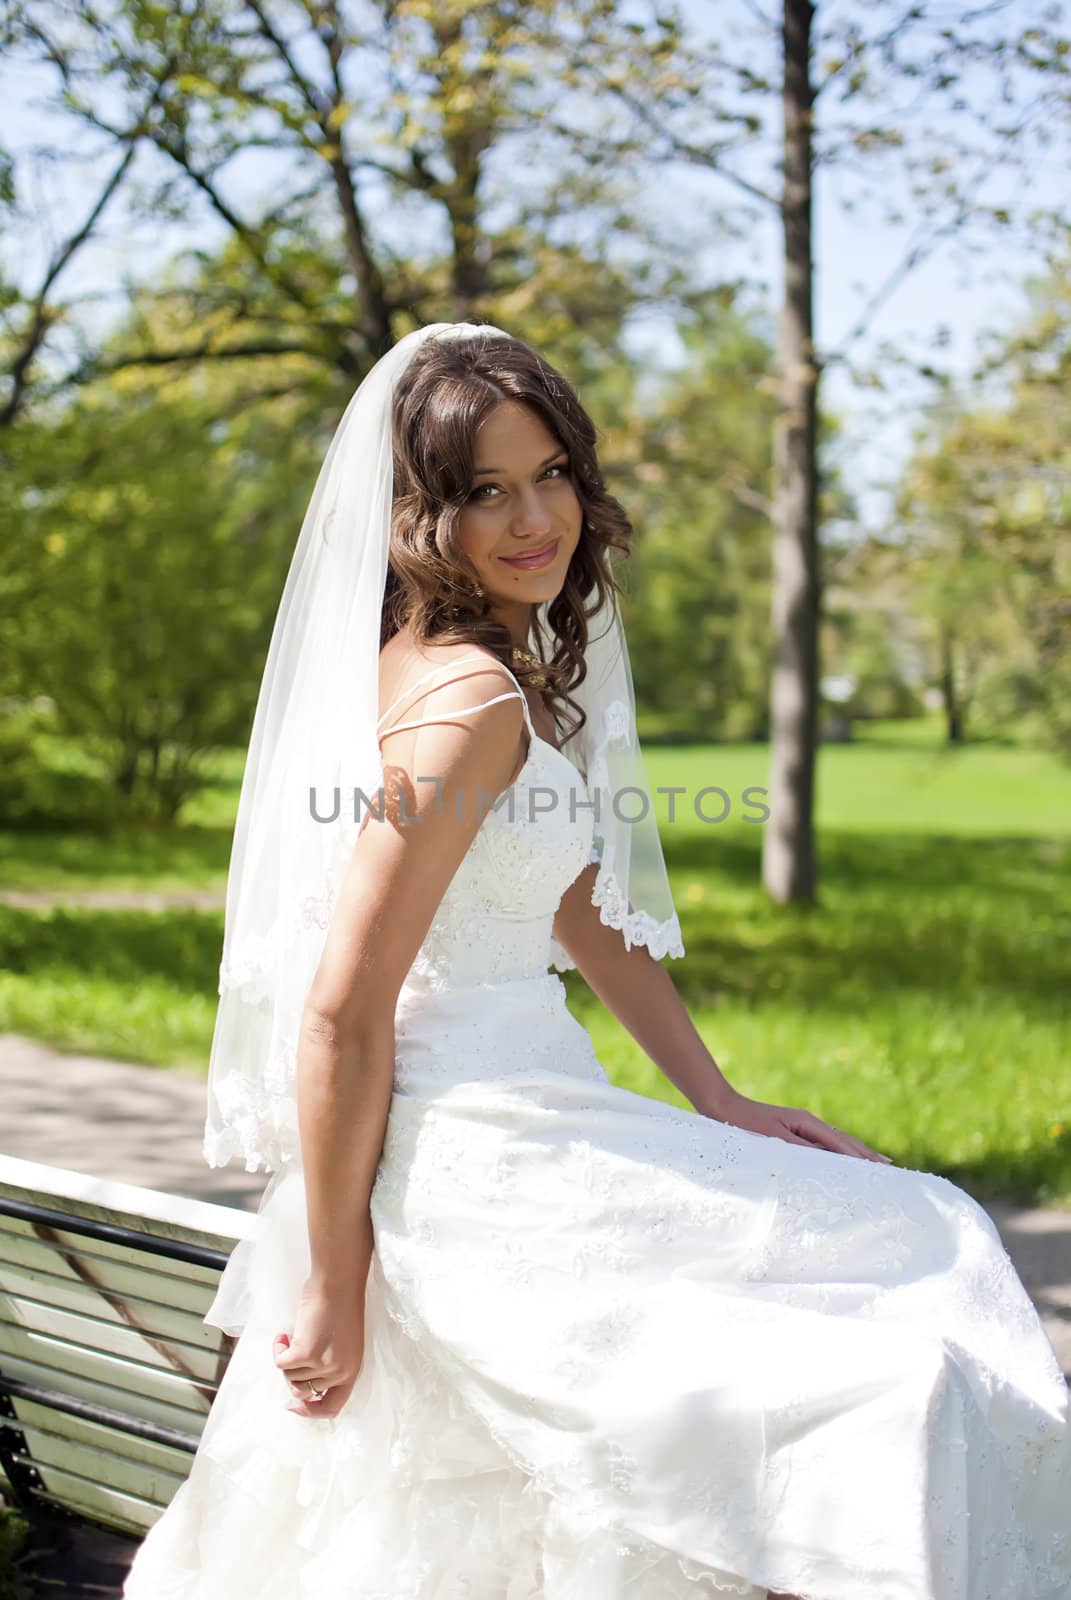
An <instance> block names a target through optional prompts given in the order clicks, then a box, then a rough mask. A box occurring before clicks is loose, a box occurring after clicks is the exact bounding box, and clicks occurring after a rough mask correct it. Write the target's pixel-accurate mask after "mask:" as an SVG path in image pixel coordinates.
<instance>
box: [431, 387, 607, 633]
mask: <svg viewBox="0 0 1071 1600" xmlns="http://www.w3.org/2000/svg"><path fill="white" fill-rule="evenodd" d="M583 520H584V514H583V511H582V509H581V505H580V501H579V500H578V498H577V494H576V490H575V488H574V487H573V480H572V477H571V476H570V472H569V452H568V450H566V449H565V448H564V447H563V446H562V445H561V444H559V442H558V440H557V439H556V438H555V436H554V435H553V434H552V433H551V432H550V431H549V430H548V429H547V427H546V424H545V423H544V422H543V421H542V419H541V418H540V417H539V416H538V415H537V414H536V413H535V412H534V411H531V410H529V408H528V407H527V406H525V405H523V404H521V402H520V401H517V400H504V401H502V403H501V404H500V405H497V406H495V408H494V410H493V411H489V412H488V413H487V415H486V416H485V417H484V418H483V421H482V422H481V423H480V424H479V426H478V428H477V430H476V441H475V459H474V463H473V479H472V489H471V492H470V494H469V498H468V500H467V501H466V503H465V505H464V506H463V507H462V510H461V516H460V519H459V521H458V525H457V538H458V543H459V544H460V546H461V548H462V550H463V551H464V553H465V555H466V556H467V557H468V559H469V560H470V561H471V562H472V565H473V566H474V567H475V569H476V571H477V573H478V574H479V579H480V582H481V584H482V585H483V587H484V590H485V591H486V593H487V596H488V598H489V599H490V600H491V601H492V611H494V610H499V611H500V613H501V615H502V619H503V620H504V621H506V622H507V624H510V623H512V624H514V625H515V633H514V637H515V639H523V638H525V637H526V636H527V627H528V622H529V618H530V611H529V607H531V606H532V605H535V604H538V603H539V602H540V601H543V600H553V599H554V597H555V595H557V594H559V593H560V591H561V588H562V585H563V584H564V582H565V574H566V570H567V568H568V566H569V562H570V560H571V559H572V554H573V551H574V550H575V549H576V547H577V544H578V543H579V541H580V528H581V524H582V522H583ZM517 557H522V558H524V559H522V560H517V559H515V558H517ZM530 558H536V559H534V560H533V559H530ZM495 602H497V606H496V604H495ZM514 607H516V608H517V611H516V613H515V614H513V615H511V613H512V612H513V608H514Z"/></svg>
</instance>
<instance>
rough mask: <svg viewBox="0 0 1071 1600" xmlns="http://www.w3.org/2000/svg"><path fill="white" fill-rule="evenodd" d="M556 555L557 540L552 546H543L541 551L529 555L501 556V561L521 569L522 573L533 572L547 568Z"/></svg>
mask: <svg viewBox="0 0 1071 1600" xmlns="http://www.w3.org/2000/svg"><path fill="white" fill-rule="evenodd" d="M557 553H558V540H557V539H555V540H554V542H553V544H545V545H544V546H543V548H542V549H541V550H533V551H532V552H531V554H528V555H523V556H503V557H502V558H501V559H502V560H503V561H506V562H508V563H509V565H510V566H511V567H521V568H523V570H524V571H526V572H527V571H534V570H535V569H536V568H537V567H549V566H550V564H551V562H552V561H553V560H554V557H555V556H556V555H557Z"/></svg>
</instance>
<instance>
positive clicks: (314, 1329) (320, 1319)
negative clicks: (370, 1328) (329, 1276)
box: [272, 1279, 364, 1417]
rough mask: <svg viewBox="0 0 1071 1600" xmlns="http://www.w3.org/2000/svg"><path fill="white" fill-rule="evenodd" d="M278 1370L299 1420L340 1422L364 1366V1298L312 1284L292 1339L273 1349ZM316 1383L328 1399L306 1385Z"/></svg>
mask: <svg viewBox="0 0 1071 1600" xmlns="http://www.w3.org/2000/svg"><path fill="white" fill-rule="evenodd" d="M272 1352H273V1358H274V1361H275V1365H276V1366H277V1367H278V1368H279V1370H280V1372H281V1373H282V1374H283V1376H284V1377H285V1378H286V1380H287V1382H288V1384H289V1385H290V1392H291V1394H292V1396H293V1403H292V1404H291V1405H288V1406H287V1408H286V1409H287V1410H288V1411H293V1412H295V1413H296V1415H297V1416H299V1417H336V1416H337V1415H338V1413H339V1412H340V1411H341V1410H342V1407H343V1406H344V1405H345V1404H346V1401H347V1400H348V1399H349V1397H350V1394H351V1392H352V1390H353V1386H354V1384H355V1383H356V1382H357V1379H358V1377H359V1376H360V1371H361V1365H362V1363H363V1361H364V1295H363V1292H362V1293H360V1294H358V1291H357V1289H356V1286H354V1288H353V1289H352V1290H351V1291H347V1292H346V1293H345V1294H342V1293H338V1292H334V1291H327V1290H325V1289H324V1288H322V1287H320V1286H318V1285H317V1284H315V1283H314V1282H313V1281H312V1280H311V1279H310V1280H309V1281H308V1282H306V1284H305V1286H304V1288H303V1289H302V1291H301V1297H300V1299H299V1301H298V1307H297V1311H296V1312H295V1314H294V1327H293V1331H292V1332H291V1333H278V1334H276V1336H275V1339H274V1341H273V1343H272ZM309 1378H311V1379H312V1381H313V1383H314V1384H315V1385H316V1388H317V1389H320V1390H322V1391H323V1398H322V1399H319V1400H318V1399H317V1398H316V1395H315V1393H314V1391H313V1389H312V1387H311V1386H310V1385H309V1383H308V1382H307V1381H306V1380H307V1379H309Z"/></svg>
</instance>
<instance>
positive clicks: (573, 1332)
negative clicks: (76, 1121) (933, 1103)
mask: <svg viewBox="0 0 1071 1600" xmlns="http://www.w3.org/2000/svg"><path fill="white" fill-rule="evenodd" d="M514 682H515V680H514ZM414 687H416V686H414ZM511 692H513V693H519V692H520V691H519V690H513V691H511ZM522 701H523V696H522ZM477 709H478V708H477ZM525 716H526V721H527V726H528V731H529V734H530V736H531V742H530V745H529V752H528V758H527V760H526V762H525V765H524V767H523V769H522V771H521V773H520V775H519V777H518V779H517V781H516V783H515V785H514V797H515V800H516V805H515V808H514V814H513V819H512V820H511V819H510V817H509V815H508V812H507V811H506V810H505V809H503V810H500V811H494V812H490V813H488V815H487V817H486V818H485V819H484V822H483V823H482V825H481V827H480V830H479V832H478V833H477V835H476V837H475V839H474V841H473V844H472V846H471V848H470V850H469V852H468V854H467V855H466V857H465V859H464V860H463V862H462V863H461V866H460V867H459V869H458V871H457V873H456V875H455V877H454V879H453V881H452V882H451V884H450V886H449V889H448V890H447V893H446V895H445V897H444V899H443V901H442V903H441V906H440V908H439V910H438V912H437V914H436V916H435V919H434V922H433V924H432V926H431V928H430V930H429V932H428V935H427V938H426V940H425V941H424V944H423V945H422V947H421V950H420V953H419V955H418V957H417V959H416V961H415V962H414V964H413V967H412V970H411V972H410V974H409V976H408V978H407V980H406V983H405V985H404V987H403V989H402V992H401V995H400V999H399V1005H398V1010H397V1025H396V1034H397V1049H396V1077H395V1092H394V1096H393V1100H392V1104H391V1109H390V1115H389V1119H388V1124H387V1130H386V1138H385V1142H384V1147H383V1154H382V1158H381V1161H380V1164H379V1169H378V1174H377V1178H376V1182H375V1186H374V1189H373V1192H372V1197H371V1209H372V1218H373V1223H374V1237H375V1252H374V1256H373V1261H372V1269H371V1271H370V1273H369V1277H368V1284H367V1291H366V1352H365V1360H364V1364H363V1366H362V1369H361V1372H360V1375H359V1377H358V1380H357V1383H356V1385H355V1387H354V1389H353V1391H352V1394H351V1395H350V1398H349V1400H348V1402H347V1404H346V1406H345V1407H344V1409H343V1410H342V1412H341V1413H340V1414H339V1416H338V1417H337V1418H325V1419H311V1418H306V1417H301V1416H298V1415H297V1414H296V1413H294V1412H290V1411H288V1410H287V1405H288V1402H289V1400H290V1390H289V1388H288V1385H287V1383H286V1380H285V1379H284V1377H283V1375H282V1374H281V1373H280V1371H279V1370H278V1369H277V1368H276V1366H275V1365H274V1362H273V1359H272V1339H273V1337H274V1335H275V1334H277V1333H279V1332H281V1331H289V1330H291V1329H292V1327H293V1312H294V1308H295V1305H296V1303H297V1297H298V1293H299V1290H300V1288H301V1285H302V1283H303V1280H304V1278H305V1276H306V1273H307V1271H308V1265H309V1254H308V1240H307V1234H306V1226H305V1216H304V1204H303V1188H302V1174H301V1171H300V1167H299V1166H297V1167H296V1166H293V1165H292V1166H290V1167H287V1168H284V1169H283V1170H282V1171H281V1172H279V1173H276V1174H275V1175H273V1177H272V1178H271V1180H270V1182H269V1184H268V1186H267V1188H266V1190H265V1192H264V1196H263V1199H262V1202H261V1208H260V1211H259V1214H258V1216H257V1218H256V1221H255V1225H254V1229H253V1232H252V1234H251V1236H250V1237H249V1238H248V1239H247V1240H245V1241H243V1242H241V1243H240V1244H239V1245H237V1247H236V1248H235V1250H234V1252H233V1254H232V1256H231V1258H230V1261H229V1263H228V1266H227V1268H226V1270H225V1272H224V1274H223V1277H222V1279H221V1282H220V1286H219V1292H218V1294H217V1296H216V1299H215V1301H214V1303H213V1305H212V1307H211V1308H210V1310H209V1312H208V1314H207V1316H206V1317H205V1321H206V1322H208V1323H211V1324H212V1325H213V1326H218V1327H223V1328H227V1329H228V1330H230V1331H231V1332H234V1333H238V1332H240V1333H241V1337H240V1339H239V1341H238V1344H237V1346H236V1348H235V1351H234V1354H233V1356H232V1358H231V1361H230V1364H229V1366H228V1368H227V1371H226V1374H225V1376H224V1379H223V1381H222V1384H221V1385H220V1388H219V1392H218V1394H217V1396H216V1399H215V1401H214V1404H213V1406H212V1409H211V1412H210V1414H209V1416H208V1419H207V1421H206V1424H205V1427H204V1432H203V1436H202V1439H201V1443H200V1447H199V1449H198V1452H197V1455H196V1456H195V1458H194V1460H193V1462H192V1467H191V1471H190V1475H189V1478H188V1479H187V1481H185V1482H184V1483H183V1484H182V1486H181V1487H180V1488H179V1490H178V1492H177V1494H176V1495H175V1496H174V1498H173V1500H172V1502H171V1504H170V1505H169V1507H168V1509H167V1511H166V1512H165V1513H164V1514H163V1515H162V1517H161V1518H160V1519H159V1520H158V1521H157V1523H156V1524H155V1526H154V1527H153V1528H152V1529H151V1530H150V1532H149V1534H148V1535H147V1537H146V1538H145V1539H144V1541H143V1542H142V1544H141V1546H140V1547H139V1549H138V1552H137V1555H136V1558H135V1561H134V1564H133V1567H132V1568H131V1571H130V1574H129V1577H128V1580H127V1583H126V1586H125V1588H124V1591H123V1593H124V1595H125V1596H126V1597H127V1600H700V1597H701V1596H720V1595H724V1594H731V1595H742V1596H747V1597H751V1600H765V1597H766V1594H767V1590H768V1589H769V1590H772V1591H775V1592H779V1593H789V1594H795V1595H800V1596H802V1597H804V1600H1068V1597H1069V1596H1071V1421H1069V1416H1068V1394H1067V1386H1066V1384H1065V1381H1064V1378H1063V1376H1062V1374H1061V1372H1060V1369H1059V1366H1058V1364H1057V1361H1056V1358H1055V1355H1054V1353H1053V1350H1052V1347H1051V1345H1050V1344H1049V1341H1048V1339H1047V1337H1046V1335H1045V1333H1044V1331H1043V1329H1042V1326H1041V1324H1040V1322H1039V1319H1038V1317H1037V1314H1036V1313H1035V1311H1034V1309H1033V1307H1032V1305H1031V1303H1030V1301H1029V1299H1028V1298H1027V1295H1026V1293H1025V1291H1024V1289H1023V1286H1022V1284H1021V1282H1020V1280H1019V1278H1018V1277H1017V1275H1016V1273H1015V1271H1014V1269H1013V1267H1012V1265H1011V1262H1010V1260H1009V1258H1008V1256H1007V1255H1006V1253H1005V1251H1004V1249H1003V1247H1002V1245H1001V1242H1000V1239H999V1236H998V1234H997V1233H996V1230H995V1228H994V1227H993V1224H992V1223H991V1222H990V1220H989V1218H988V1217H987V1216H986V1214H985V1212H984V1211H983V1210H982V1209H981V1208H980V1207H979V1206H978V1205H977V1204H976V1203H975V1202H974V1201H973V1200H972V1199H970V1198H969V1197H968V1195H967V1194H965V1193H964V1192H963V1190H961V1189H959V1188H957V1187H956V1186H955V1185H953V1184H952V1183H950V1182H948V1181H947V1180H946V1179H943V1178H940V1177H937V1176H935V1175H933V1174H931V1173H926V1172H917V1171H912V1170H909V1169H906V1168H902V1167H897V1166H886V1165H882V1164H879V1163H877V1162H870V1161H864V1160H861V1159H859V1158H856V1157H850V1156H843V1155H836V1154H833V1153H832V1152H828V1151H823V1150H818V1149H810V1148H807V1147H804V1146H799V1145H790V1144H787V1143H786V1142H784V1141H783V1140H779V1139H775V1138H767V1137H764V1136H761V1135H759V1134H754V1133H747V1132H743V1131H741V1130H739V1129H736V1128H733V1127H728V1126H725V1125H723V1124H721V1123H718V1122H715V1121H713V1120H711V1119H709V1118H707V1117H704V1116H702V1115H700V1114H699V1113H697V1112H695V1111H692V1110H689V1109H678V1108H675V1107H671V1106H669V1105H666V1104H663V1103H660V1102H655V1101H652V1100H650V1099H648V1098H646V1097H645V1096H642V1095H639V1094H636V1093H633V1092H631V1091H629V1090H627V1089H623V1088H617V1087H615V1086H614V1085H613V1084H612V1083H610V1082H609V1080H608V1078H607V1076H606V1073H605V1072H604V1070H603V1068H602V1067H601V1066H600V1064H599V1061H598V1060H597V1058H596V1056H595V1053H594V1050H593V1047H592V1044H591V1041H590V1038H589V1036H588V1034H587V1033H586V1031H585V1030H584V1029H583V1028H582V1027H581V1025H580V1024H579V1023H578V1022H577V1021H576V1020H575V1018H574V1017H573V1016H572V1014H571V1013H570V1012H569V1010H568V1009H567V1007H566V1002H565V988H564V985H563V983H562V980H561V978H560V977H559V976H557V974H556V973H554V972H551V971H549V970H548V967H549V966H550V963H551V959H552V955H553V951H554V947H553V946H552V931H551V925H552V919H553V917H554V913H555V910H556V909H557V906H558V903H559V900H560V898H561V896H562V894H563V893H564V891H565V890H566V889H567V888H568V887H569V885H570V884H571V883H572V882H573V880H574V879H575V878H576V877H577V875H578V874H579V873H580V872H581V871H582V869H583V868H584V866H585V865H586V864H587V862H588V860H589V856H590V853H591V845H592V837H593V823H592V818H591V812H590V811H586V810H580V811H579V812H578V813H577V814H576V816H575V817H574V816H572V815H571V814H570V807H569V805H568V804H567V803H566V801H565V797H566V796H567V794H568V790H569V788H570V786H571V785H575V784H577V783H579V782H581V780H580V778H579V774H578V772H577V770H576V769H575V768H574V766H573V764H572V762H571V761H570V760H569V759H568V757H567V756H566V755H565V754H564V753H563V752H562V751H560V750H558V749H556V748H555V747H554V746H553V745H550V744H548V743H547V742H546V741H545V740H543V739H541V738H540V737H539V736H538V735H537V734H536V733H535V730H534V728H533V727H532V723H531V718H530V716H529V715H528V712H527V704H526V702H525ZM399 726H400V724H399ZM533 786H538V787H539V788H541V789H542V790H544V791H545V790H546V789H548V788H550V789H553V790H554V792H555V793H556V794H558V795H560V796H561V797H562V802H563V803H562V804H560V805H558V806H557V807H556V808H555V809H553V810H549V811H548V810H546V809H541V808H536V809H535V815H534V817H533V816H530V814H529V812H528V808H527V805H526V796H527V793H528V791H529V790H530V789H531V788H532V787H533ZM542 804H543V802H541V803H540V805H541V806H542ZM559 964H563V963H562V962H559Z"/></svg>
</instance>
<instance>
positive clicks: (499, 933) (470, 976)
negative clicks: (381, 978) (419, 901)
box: [380, 656, 594, 993]
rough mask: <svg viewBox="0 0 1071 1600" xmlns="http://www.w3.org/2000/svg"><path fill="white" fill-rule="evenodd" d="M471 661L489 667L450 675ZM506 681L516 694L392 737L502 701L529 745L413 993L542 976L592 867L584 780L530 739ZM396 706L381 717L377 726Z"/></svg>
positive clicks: (479, 840)
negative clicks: (560, 916)
mask: <svg viewBox="0 0 1071 1600" xmlns="http://www.w3.org/2000/svg"><path fill="white" fill-rule="evenodd" d="M469 661H478V662H479V663H480V664H481V665H482V666H484V667H486V666H487V665H488V661H487V658H486V657H485V656H466V657H463V658H462V659H461V660H460V661H456V662H452V663H448V664H447V665H449V666H451V667H455V668H456V667H459V666H461V665H464V664H465V663H466V662H469ZM443 670H444V668H443V667H440V668H437V669H435V672H439V673H441V672H442V671H443ZM502 672H503V673H504V674H508V676H509V679H510V681H511V682H512V684H513V688H511V689H509V690H508V691H507V692H506V693H505V694H501V695H496V696H495V697H494V698H493V699H491V700H485V701H483V702H481V704H480V705H478V706H472V707H469V708H468V709H467V710H465V711H461V712H458V711H452V712H446V711H444V712H440V713H439V714H438V716H427V717H421V718H416V719H413V720H412V721H406V722H397V723H395V724H394V725H393V726H392V727H391V729H390V731H391V732H395V731H398V730H400V729H401V728H403V727H404V728H408V727H419V726H424V725H425V724H427V723H432V722H436V721H446V720H450V721H453V720H454V718H455V717H457V716H458V715H463V716H467V715H470V714H471V713H472V712H477V711H480V710H482V709H484V707H486V706H489V705H494V704H496V703H497V701H499V700H504V699H519V700H520V702H521V707H522V710H523V712H524V720H525V724H526V726H527V729H528V736H529V745H528V754H527V757H526V759H525V762H524V765H523V767H522V768H521V771H520V772H519V773H518V775H517V777H516V778H515V780H514V782H513V783H512V785H511V786H510V787H509V788H508V789H506V790H504V791H503V792H502V794H501V795H499V796H498V798H497V800H495V801H494V802H493V804H492V805H491V806H490V807H489V809H488V810H487V813H486V815H485V816H484V818H483V820H482V821H481V823H480V825H479V828H478V830H477V832H476V835H475V837H474V838H473V840H472V843H471V844H470V846H469V848H468V850H467V852H466V853H465V855H464V857H463V858H462V860H461V862H460V864H459V866H458V868H457V871H456V872H455V873H454V876H453V878H452V879H451V880H450V883H449V885H448V887H447V889H446V892H445V894H444V895H443V897H442V899H441V901H440V902H439V906H438V909H437V910H436V912H435V916H434V917H433V919H432V922H431V924H430V926H429V928H428V931H427V933H426V935H425V937H424V940H423V942H422V943H421V946H420V949H419V950H418V952H417V954H416V957H415V958H414V960H413V963H412V966H411V967H410V970H409V973H408V975H407V977H406V979H405V984H404V986H403V987H404V989H405V990H406V991H409V992H410V993H414V992H421V991H423V992H427V991H441V990H445V989H454V988H459V987H466V986H469V985H472V984H486V983H494V982H499V981H505V980H514V979H517V978H534V977H541V976H543V975H545V973H546V971H547V968H548V966H549V965H550V963H551V961H552V960H553V958H554V941H553V934H552V927H553V922H554V915H555V912H556V911H557V909H558V906H559V904H560V902H561V898H562V896H563V895H564V893H565V891H566V890H567V889H568V888H569V886H570V884H571V883H573V882H574V881H575V879H576V878H577V876H578V875H579V874H580V873H581V872H582V871H583V869H584V867H585V866H586V865H587V864H588V862H589V860H591V859H592V841H593V837H594V812H593V808H592V805H591V801H590V796H589V791H588V789H587V786H586V784H585V782H584V778H583V775H582V774H581V773H580V771H579V769H578V768H577V767H576V766H574V764H573V762H572V761H571V760H570V759H569V757H568V756H567V755H566V754H565V753H564V751H562V750H559V749H558V748H557V747H556V746H554V745H552V744H550V743H549V742H548V741H547V740H546V739H543V738H541V737H540V735H539V734H537V733H536V731H535V728H534V727H533V725H532V716H531V712H530V710H529V707H528V701H527V699H526V697H525V695H524V693H523V691H522V690H521V688H520V685H519V684H518V682H517V679H516V678H514V676H513V674H512V673H510V672H509V670H508V668H506V667H502ZM434 675H435V673H434V672H433V673H428V674H425V676H424V677H423V678H419V679H417V681H416V682H415V683H414V684H412V685H411V686H410V688H409V689H408V690H406V691H405V693H404V694H403V695H402V696H400V697H399V698H400V699H402V700H404V699H408V698H410V697H411V696H412V695H414V694H415V693H416V691H417V689H418V688H419V687H420V686H421V685H422V684H424V683H426V682H427V681H428V679H429V678H431V677H433V676H434ZM398 703H399V701H397V700H396V701H395V702H394V704H393V705H392V706H390V707H389V708H388V710H387V711H386V712H384V714H383V717H381V718H380V724H381V725H382V723H383V721H384V720H385V718H386V717H388V716H389V715H390V713H391V711H393V710H394V709H395V707H396V706H397V705H398ZM385 736H386V730H385V729H384V730H383V733H382V734H381V737H385Z"/></svg>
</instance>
